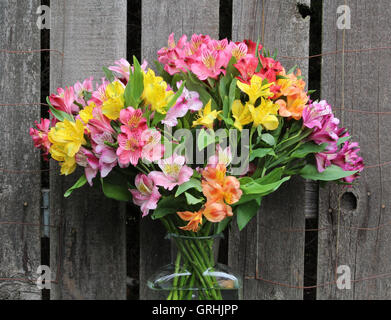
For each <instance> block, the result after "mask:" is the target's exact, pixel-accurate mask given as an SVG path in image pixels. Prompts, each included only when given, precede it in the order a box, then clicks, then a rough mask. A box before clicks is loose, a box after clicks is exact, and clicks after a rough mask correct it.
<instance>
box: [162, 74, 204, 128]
mask: <svg viewBox="0 0 391 320" xmlns="http://www.w3.org/2000/svg"><path fill="white" fill-rule="evenodd" d="M181 85H182V81H179V82H178V83H177V87H178V89H179V88H180V87H181ZM199 98H200V95H199V93H198V92H196V91H189V90H187V89H186V88H183V92H182V94H181V96H180V97H179V98H178V100H177V102H176V104H175V105H174V106H173V107H172V108H170V110H168V112H167V114H166V117H165V119H164V120H162V123H163V124H165V125H167V126H169V127H175V126H176V125H177V124H178V118H182V117H184V116H185V115H186V114H187V112H188V111H189V110H190V111H193V112H194V111H198V110H200V109H201V108H202V106H203V105H202V102H201V100H200V99H199Z"/></svg>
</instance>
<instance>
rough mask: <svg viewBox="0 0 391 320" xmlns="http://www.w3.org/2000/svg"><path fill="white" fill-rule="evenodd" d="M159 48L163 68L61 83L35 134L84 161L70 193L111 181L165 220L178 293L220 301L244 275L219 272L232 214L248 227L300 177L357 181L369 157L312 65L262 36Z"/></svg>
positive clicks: (59, 157)
mask: <svg viewBox="0 0 391 320" xmlns="http://www.w3.org/2000/svg"><path fill="white" fill-rule="evenodd" d="M157 57H158V61H157V62H156V67H155V70H156V71H157V73H155V71H154V70H153V69H151V68H148V67H147V63H146V62H144V63H143V64H142V65H140V63H139V62H138V61H137V59H136V58H133V64H132V65H130V63H129V62H127V61H126V60H125V59H121V60H119V61H116V62H115V65H114V66H112V67H109V68H103V70H104V73H105V78H103V79H102V81H101V83H98V84H94V83H93V79H92V78H89V79H86V80H84V81H83V82H82V83H80V82H78V83H76V84H75V85H74V86H69V87H65V88H58V89H57V93H56V94H52V95H51V96H50V97H48V99H47V103H48V104H49V108H50V114H51V119H41V121H40V123H38V122H37V123H36V125H35V128H31V129H30V135H31V136H32V138H33V140H34V146H35V147H37V148H40V149H41V150H42V154H43V157H44V158H45V159H48V158H49V156H50V157H51V158H52V159H54V160H56V161H58V162H59V164H60V166H61V174H63V175H69V174H71V173H73V172H74V171H75V169H76V167H77V166H79V167H82V168H84V172H83V173H82V176H81V177H80V178H79V179H78V180H77V181H76V183H75V184H74V186H72V187H71V188H70V189H69V190H68V191H67V192H66V193H65V197H68V196H69V195H70V194H71V193H72V191H74V190H75V189H77V188H80V187H82V186H83V185H85V184H86V183H88V184H90V185H92V184H93V183H100V184H101V186H102V191H103V193H104V194H105V195H106V196H107V197H109V198H113V199H116V200H121V201H132V202H133V203H134V204H135V205H137V206H139V207H140V210H141V212H142V215H143V217H146V216H148V215H149V216H150V217H152V219H159V220H161V221H162V223H163V224H164V226H165V227H166V228H167V231H168V233H169V234H170V237H171V238H172V239H173V240H174V241H175V242H176V244H177V247H178V253H177V256H176V259H175V263H174V264H173V268H174V274H175V275H176V276H174V277H171V278H170V280H169V281H170V288H169V289H170V290H171V291H170V293H169V295H168V298H169V299H186V298H191V296H192V294H188V293H187V291H186V289H191V288H198V289H201V290H199V294H198V297H199V298H202V299H221V298H222V289H226V288H235V286H236V285H239V284H238V283H235V281H227V280H226V279H225V280H224V281H223V280H222V279H220V278H219V275H221V273H222V272H216V270H217V269H218V267H216V264H215V261H214V260H215V259H214V256H213V252H212V250H213V248H212V247H213V245H212V241H209V240H208V239H212V240H213V238H214V236H215V235H218V234H220V233H222V232H223V231H224V229H225V228H226V227H227V226H228V225H229V224H230V223H231V222H233V223H237V225H238V227H239V229H240V230H242V229H243V228H244V227H245V226H246V224H247V223H248V222H249V221H250V220H251V218H253V217H254V216H255V215H256V214H257V213H258V212H259V208H260V205H261V201H262V198H263V197H264V196H267V195H268V194H270V193H272V192H274V191H276V190H277V189H278V188H279V187H280V186H281V185H282V184H283V183H284V182H286V181H288V180H289V179H290V178H291V177H292V176H294V175H300V176H302V177H303V178H305V179H312V180H317V181H338V182H339V183H343V184H346V185H351V184H352V183H353V181H354V180H355V179H356V178H357V177H358V176H359V174H360V172H361V171H362V170H363V168H364V165H363V159H362V158H361V157H359V155H358V152H359V150H360V149H359V146H358V144H357V143H356V142H351V141H350V138H351V137H350V135H349V132H348V131H347V130H346V129H345V128H341V127H339V120H338V119H337V118H336V117H335V116H334V114H333V112H332V108H331V106H330V105H329V104H328V103H327V102H326V101H319V102H318V101H311V98H310V95H311V92H307V91H306V84H305V82H304V80H303V77H302V76H301V71H300V70H299V69H297V68H292V69H291V70H288V71H286V70H285V68H284V67H283V66H282V65H281V63H280V62H279V61H278V60H276V54H274V55H271V54H270V53H269V52H268V51H267V50H265V49H264V48H263V47H262V45H260V43H259V41H258V43H254V42H252V41H250V40H244V41H242V42H232V41H228V40H227V39H224V40H215V39H212V38H211V37H209V36H208V35H201V34H200V35H197V34H194V35H193V36H192V37H191V39H188V38H187V37H186V36H185V35H183V36H182V37H181V38H180V39H179V41H178V42H177V43H176V42H175V41H174V35H173V34H171V35H170V36H169V39H168V46H167V47H165V48H162V49H160V50H159V51H158V52H157ZM77 172H80V171H77ZM200 239H204V240H205V239H206V241H204V242H202V241H200ZM162 279H163V277H160V280H161V281H163V280H162ZM231 280H232V279H231ZM164 281H167V279H166V280H164ZM159 285H162V284H161V283H160V284H159V283H158V282H155V283H152V284H151V287H153V286H155V287H158V286H159ZM162 286H163V285H162Z"/></svg>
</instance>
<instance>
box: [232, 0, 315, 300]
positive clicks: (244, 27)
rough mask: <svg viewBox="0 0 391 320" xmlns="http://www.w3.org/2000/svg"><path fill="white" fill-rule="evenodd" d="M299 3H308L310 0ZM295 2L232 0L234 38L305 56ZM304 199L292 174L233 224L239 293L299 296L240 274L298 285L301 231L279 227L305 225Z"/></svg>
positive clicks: (305, 34) (304, 32) (303, 22)
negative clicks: (242, 223)
mask: <svg viewBox="0 0 391 320" xmlns="http://www.w3.org/2000/svg"><path fill="white" fill-rule="evenodd" d="M302 3H304V4H307V5H308V4H309V1H302ZM296 5H297V1H293V0H289V1H277V0H264V1H261V0H249V1H240V0H234V1H233V26H232V37H233V40H234V41H240V40H243V39H252V40H253V41H257V39H258V38H260V39H263V45H264V47H266V49H269V50H270V52H273V51H274V49H278V55H279V56H308V48H309V45H308V44H309V17H307V18H305V19H303V18H302V16H301V15H300V14H299V12H298V10H297V6H296ZM262 20H263V22H262ZM281 62H282V63H283V65H284V66H285V67H286V69H287V70H289V69H290V68H291V67H292V66H293V65H295V64H297V63H298V64H300V68H301V69H302V72H303V75H304V77H305V78H307V74H308V63H307V62H304V61H299V62H298V61H294V60H284V59H281ZM304 199H305V185H304V181H303V180H301V179H294V181H291V182H290V183H288V184H286V185H284V186H283V187H282V188H281V189H279V190H278V191H277V192H275V193H274V194H273V195H270V196H268V197H266V198H264V200H263V203H262V206H261V210H260V212H259V214H258V215H257V217H255V218H254V219H253V220H252V221H251V222H250V223H249V225H248V226H247V227H246V228H245V229H244V230H243V231H242V232H240V233H239V231H238V230H237V227H236V224H234V227H233V228H232V229H231V231H230V238H229V265H230V266H231V267H232V268H233V269H234V270H235V271H236V272H238V273H239V274H241V275H242V276H243V277H244V287H243V297H244V299H251V300H258V299H267V300H269V299H302V297H303V290H301V289H294V288H287V287H284V286H279V285H274V284H270V283H267V282H265V281H261V280H255V279H245V277H255V276H256V273H257V271H256V270H258V276H259V277H261V278H263V279H267V280H271V281H275V282H279V283H283V284H287V285H293V286H301V285H303V272H304V232H294V233H287V232H281V231H280V230H283V229H304V227H305V201H304Z"/></svg>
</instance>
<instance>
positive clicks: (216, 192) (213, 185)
mask: <svg viewBox="0 0 391 320" xmlns="http://www.w3.org/2000/svg"><path fill="white" fill-rule="evenodd" d="M225 174H226V167H225V166H224V165H222V164H219V165H217V166H216V168H213V167H207V168H206V169H205V170H204V171H203V173H202V177H203V178H204V180H203V181H202V192H203V194H204V195H205V197H206V199H207V203H213V202H223V201H225V202H226V203H227V204H234V203H236V202H238V201H239V199H240V197H241V196H242V193H243V192H242V190H240V182H239V180H238V179H236V178H235V177H232V176H228V177H227V176H226V175H225Z"/></svg>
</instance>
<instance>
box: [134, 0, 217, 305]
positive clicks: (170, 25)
mask: <svg viewBox="0 0 391 320" xmlns="http://www.w3.org/2000/svg"><path fill="white" fill-rule="evenodd" d="M171 32H175V34H176V37H177V40H178V38H179V37H180V36H181V35H182V34H187V35H188V36H189V37H190V36H191V35H192V34H193V33H203V34H209V35H210V36H211V37H214V38H218V34H219V0H200V1H193V0H183V1H174V0H161V1H154V0H143V2H142V41H141V42H142V57H143V59H147V61H148V62H149V64H150V66H153V62H154V61H155V60H157V54H156V52H157V50H158V49H160V48H161V47H163V46H166V45H167V39H168V36H169V34H170V33H171ZM140 228H141V229H140V299H149V298H150V297H151V292H150V291H149V289H148V287H147V285H146V281H147V279H148V277H149V276H150V275H151V274H152V273H153V271H155V270H157V268H159V267H160V266H163V265H164V264H165V263H168V262H169V257H170V247H169V242H168V241H166V243H165V241H164V240H163V238H164V236H165V230H164V228H163V227H162V226H161V225H160V223H159V222H158V221H151V219H149V218H145V219H142V222H141V225H140Z"/></svg>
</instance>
